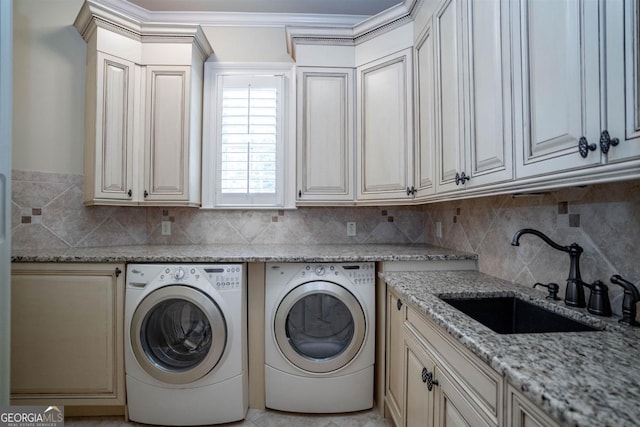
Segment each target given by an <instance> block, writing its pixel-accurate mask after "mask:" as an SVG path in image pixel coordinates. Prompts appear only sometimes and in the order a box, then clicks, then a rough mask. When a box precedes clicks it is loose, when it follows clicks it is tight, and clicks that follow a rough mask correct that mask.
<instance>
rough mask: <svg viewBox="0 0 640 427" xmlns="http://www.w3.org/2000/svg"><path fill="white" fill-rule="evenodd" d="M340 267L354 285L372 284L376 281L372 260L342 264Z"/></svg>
mask: <svg viewBox="0 0 640 427" xmlns="http://www.w3.org/2000/svg"><path fill="white" fill-rule="evenodd" d="M342 269H343V270H344V273H345V274H346V275H347V277H348V278H349V279H351V281H352V282H353V283H355V284H356V285H374V284H375V283H376V271H375V270H376V268H375V264H374V263H372V262H364V263H358V264H344V265H342Z"/></svg>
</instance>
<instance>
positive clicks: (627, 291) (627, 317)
mask: <svg viewBox="0 0 640 427" xmlns="http://www.w3.org/2000/svg"><path fill="white" fill-rule="evenodd" d="M610 280H611V283H613V284H614V285H618V286H622V287H623V288H624V299H623V300H622V319H620V323H624V324H627V325H630V326H640V323H638V322H637V321H636V312H637V310H636V303H637V302H638V301H640V292H638V288H636V286H635V285H634V284H633V283H631V282H629V281H628V280H624V279H623V278H622V277H621V276H620V275H618V274H614V275H613V276H611V279H610Z"/></svg>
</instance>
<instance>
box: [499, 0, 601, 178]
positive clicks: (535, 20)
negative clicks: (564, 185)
mask: <svg viewBox="0 0 640 427" xmlns="http://www.w3.org/2000/svg"><path fill="white" fill-rule="evenodd" d="M598 3H599V2H597V1H579V0H565V1H556V0H517V1H513V2H511V6H512V23H513V27H514V34H513V37H512V46H513V55H514V67H513V69H514V73H513V78H514V90H515V101H514V112H515V127H514V128H515V129H516V130H517V132H516V136H515V138H516V143H515V148H516V156H517V160H516V174H517V177H518V178H522V177H531V176H536V175H544V174H549V173H553V172H559V171H565V170H572V169H578V168H583V167H586V166H589V165H596V164H599V163H600V162H601V154H600V150H597V149H596V147H597V143H598V141H599V138H600V129H601V128H600V126H601V115H600V101H601V97H600V91H601V82H600V75H601V69H600V39H599V37H600V34H601V32H600V31H599V28H600V22H599V19H600V15H599V4H598ZM582 137H584V138H586V142H587V144H588V145H591V144H593V148H594V150H595V151H590V150H586V151H585V153H584V154H585V156H586V157H583V156H582V155H580V153H579V141H580V139H581V138H582Z"/></svg>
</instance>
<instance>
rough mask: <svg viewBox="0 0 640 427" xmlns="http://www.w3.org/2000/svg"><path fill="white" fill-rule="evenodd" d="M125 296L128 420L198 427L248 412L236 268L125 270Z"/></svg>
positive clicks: (242, 300) (242, 287)
mask: <svg viewBox="0 0 640 427" xmlns="http://www.w3.org/2000/svg"><path fill="white" fill-rule="evenodd" d="M126 282H127V287H126V290H125V372H126V388H127V401H128V411H129V418H130V419H131V420H132V421H137V422H141V423H147V424H158V425H202V424H217V423H226V422H230V421H237V420H241V419H243V418H244V417H245V415H246V412H247V408H248V380H247V349H246V342H247V332H246V330H247V329H246V321H245V319H246V308H245V307H246V279H245V270H244V266H243V265H242V264H225V265H205V264H181V265H161V264H131V265H129V266H128V267H127V277H126Z"/></svg>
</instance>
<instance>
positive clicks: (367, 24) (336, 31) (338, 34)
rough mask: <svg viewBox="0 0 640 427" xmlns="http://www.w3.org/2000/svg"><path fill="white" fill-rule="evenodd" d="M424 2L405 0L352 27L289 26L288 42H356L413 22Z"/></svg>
mask: <svg viewBox="0 0 640 427" xmlns="http://www.w3.org/2000/svg"><path fill="white" fill-rule="evenodd" d="M421 2H422V0H404V2H403V3H400V4H398V5H396V6H393V7H391V8H389V9H387V10H385V11H383V12H381V13H379V14H377V15H374V16H371V17H369V18H367V19H365V20H364V21H362V22H360V23H358V24H355V25H354V26H353V27H351V28H331V27H328V26H325V25H319V26H316V27H307V26H288V27H287V45H288V46H290V48H291V47H292V46H294V45H295V44H323V45H338V46H355V45H358V44H360V43H363V42H365V41H367V40H370V39H372V38H374V37H376V36H379V35H380V34H383V33H385V32H388V31H391V30H393V29H394V28H398V27H400V26H402V25H404V24H406V23H408V22H411V21H412V20H413V18H414V17H415V13H416V9H417V6H418V5H419V4H420V3H421Z"/></svg>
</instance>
